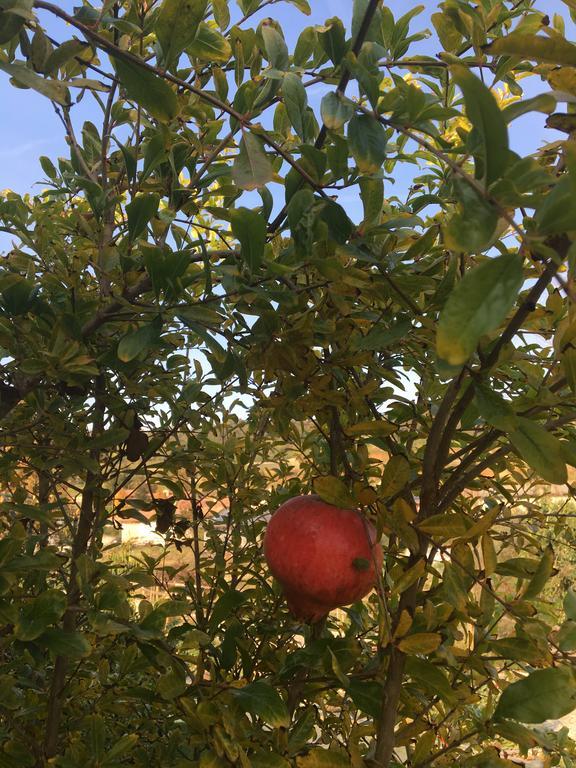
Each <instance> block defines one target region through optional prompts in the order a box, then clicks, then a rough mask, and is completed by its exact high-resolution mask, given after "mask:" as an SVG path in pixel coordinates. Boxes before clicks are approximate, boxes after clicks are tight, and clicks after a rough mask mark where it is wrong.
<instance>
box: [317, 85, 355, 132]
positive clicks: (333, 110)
mask: <svg viewBox="0 0 576 768" xmlns="http://www.w3.org/2000/svg"><path fill="white" fill-rule="evenodd" d="M353 114H354V104H353V103H352V102H351V101H348V99H344V98H343V97H342V96H340V95H339V94H338V93H335V92H334V91H330V93H327V94H326V95H325V96H323V97H322V101H321V102H320V115H321V117H322V122H323V123H324V125H325V126H326V128H328V129H329V130H331V131H339V130H340V128H342V126H343V125H345V124H346V123H347V122H348V121H349V120H350V118H351V117H352V115H353Z"/></svg>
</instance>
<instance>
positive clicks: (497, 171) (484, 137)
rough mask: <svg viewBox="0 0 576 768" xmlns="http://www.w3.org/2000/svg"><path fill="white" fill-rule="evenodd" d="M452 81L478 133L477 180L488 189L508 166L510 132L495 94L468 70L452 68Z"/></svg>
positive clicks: (465, 68)
mask: <svg viewBox="0 0 576 768" xmlns="http://www.w3.org/2000/svg"><path fill="white" fill-rule="evenodd" d="M450 71H451V73H452V77H453V79H454V81H455V83H456V84H457V85H458V87H459V88H460V90H461V91H462V94H463V96H464V103H465V105H466V114H467V116H468V119H469V120H470V122H471V123H472V125H473V126H474V128H475V129H476V131H477V133H478V138H479V140H480V141H479V145H480V147H481V149H480V152H479V153H478V154H475V156H474V163H475V167H476V178H477V179H482V181H483V182H484V183H485V185H486V186H487V187H488V186H490V184H492V182H494V181H496V180H497V179H499V178H500V177H501V176H502V174H503V173H504V171H505V170H506V166H507V165H508V160H509V147H508V129H507V127H506V122H505V120H504V117H503V116H502V112H501V110H500V107H499V106H498V103H497V101H496V99H495V98H494V96H493V94H492V93H491V91H490V90H489V89H488V88H487V87H486V86H485V85H484V83H483V82H482V81H481V80H479V79H478V78H477V77H476V76H475V75H473V74H472V72H471V71H470V70H469V69H468V68H467V67H462V66H459V65H454V66H452V67H450Z"/></svg>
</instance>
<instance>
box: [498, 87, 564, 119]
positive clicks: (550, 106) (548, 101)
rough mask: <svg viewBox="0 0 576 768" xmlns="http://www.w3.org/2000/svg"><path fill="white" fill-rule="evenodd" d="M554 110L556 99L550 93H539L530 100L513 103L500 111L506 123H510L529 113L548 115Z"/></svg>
mask: <svg viewBox="0 0 576 768" xmlns="http://www.w3.org/2000/svg"><path fill="white" fill-rule="evenodd" d="M555 109H556V99H555V97H554V96H553V94H551V93H539V94H538V96H533V97H532V98H531V99H525V100H524V101H514V102H512V104H509V105H508V106H507V107H505V109H503V110H502V117H503V118H504V120H505V121H506V123H511V122H512V121H513V120H516V119H517V118H518V117H521V116H522V115H526V114H527V113H529V112H543V113H544V114H545V115H550V114H552V112H554V110H555Z"/></svg>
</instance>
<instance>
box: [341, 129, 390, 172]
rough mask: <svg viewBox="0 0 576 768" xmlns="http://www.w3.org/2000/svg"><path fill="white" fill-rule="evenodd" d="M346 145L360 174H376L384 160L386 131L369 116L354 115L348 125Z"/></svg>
mask: <svg viewBox="0 0 576 768" xmlns="http://www.w3.org/2000/svg"><path fill="white" fill-rule="evenodd" d="M348 144H349V146H350V152H351V153H352V157H353V158H354V160H355V162H356V165H357V166H358V170H359V171H360V173H368V174H370V173H376V171H379V170H380V168H381V167H382V164H383V163H384V160H385V159H386V131H385V130H384V127H383V126H382V125H381V124H380V123H379V122H378V120H376V118H374V117H371V116H370V115H354V117H352V119H351V120H350V122H349V123H348Z"/></svg>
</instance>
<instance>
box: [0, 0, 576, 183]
mask: <svg viewBox="0 0 576 768" xmlns="http://www.w3.org/2000/svg"><path fill="white" fill-rule="evenodd" d="M78 4H79V0H66V1H65V2H61V3H60V6H61V7H62V8H63V9H64V10H66V11H68V12H71V11H72V8H73V6H75V5H78ZM310 5H311V7H312V15H311V16H309V17H306V16H304V15H303V14H301V13H300V12H298V11H297V10H296V9H295V8H294V7H293V6H291V5H289V4H287V3H279V4H277V5H273V6H269V7H268V8H267V9H265V10H264V11H262V12H260V13H259V14H257V15H256V16H255V17H253V19H252V22H251V23H253V24H254V25H255V24H256V23H257V21H258V20H259V19H260V18H262V17H265V16H267V15H273V16H274V18H276V19H278V21H280V23H281V24H282V26H283V29H284V31H285V34H286V37H287V40H288V45H289V47H290V49H292V48H293V45H294V44H295V42H296V39H297V37H298V34H299V32H300V31H301V29H302V28H303V27H304V26H307V25H310V24H322V23H323V22H324V21H325V20H326V19H327V18H329V17H331V16H340V17H341V18H342V19H343V20H344V22H345V23H346V24H347V26H348V28H349V23H350V17H351V8H352V2H351V0H310ZM413 5H414V4H413V3H406V1H405V0H389V2H388V6H389V8H390V9H391V10H392V12H393V13H394V15H395V17H396V18H398V17H399V16H400V15H402V14H403V13H405V12H406V10H407V9H408V8H410V7H413ZM422 5H423V6H424V12H423V13H422V14H421V15H420V16H418V17H417V18H416V19H415V20H414V21H413V22H412V27H411V29H412V31H416V30H420V29H423V28H425V27H426V26H429V23H428V20H429V17H430V14H431V13H432V12H434V10H435V9H436V7H437V2H436V1H435V0H434V1H432V0H424V2H422ZM538 5H539V7H540V9H542V10H546V12H547V13H549V14H550V15H552V14H553V13H556V12H560V13H561V14H562V15H563V16H564V17H565V18H566V20H567V22H568V24H567V35H568V37H569V38H570V37H571V38H573V39H574V38H576V28H575V27H574V25H572V24H571V22H569V16H568V10H567V7H566V5H565V4H564V3H563V2H562V1H561V0H540V2H539V3H538ZM232 6H233V7H234V3H232ZM41 19H42V23H44V24H46V25H47V26H48V29H49V31H50V33H51V34H52V35H53V36H54V37H55V38H56V39H57V40H59V41H62V40H66V39H69V38H70V37H71V36H72V30H71V29H70V28H67V27H66V26H65V25H64V24H62V23H61V22H59V21H54V20H53V19H52V18H51V17H50V14H47V13H45V12H42V14H41ZM438 50H440V47H439V45H438V44H437V42H436V41H435V40H434V38H431V39H429V40H426V41H422V42H420V43H417V44H416V46H415V48H414V51H413V52H420V53H428V54H435V53H436V52H437V51H438ZM531 81H532V82H531V87H530V92H531V94H532V93H537V92H540V91H543V90H546V88H545V85H544V84H543V83H540V82H539V81H537V79H536V78H531ZM312 90H313V89H311V92H310V93H309V98H310V103H311V104H312V106H314V107H315V108H317V107H318V105H319V101H320V98H321V95H322V87H319V88H318V89H317V91H316V93H313V92H312ZM0 105H1V115H2V117H1V120H0V189H3V188H11V189H14V190H15V191H17V192H20V193H24V192H28V191H34V190H37V191H39V190H40V189H41V187H40V186H34V185H35V182H38V181H39V180H41V178H42V176H43V174H42V170H41V168H40V165H39V163H38V157H39V156H40V155H48V156H50V157H52V158H55V157H58V156H61V155H68V150H67V147H66V145H65V143H64V141H63V131H62V126H61V124H60V122H59V120H58V118H57V116H56V114H55V113H54V110H53V108H52V105H51V104H50V102H49V101H48V100H47V99H45V98H44V97H42V96H40V95H38V94H36V93H34V92H32V91H23V90H19V89H16V88H14V87H12V86H11V85H10V83H9V82H8V78H7V77H6V76H4V75H3V74H2V73H0ZM88 118H92V119H95V122H97V123H98V112H97V111H96V110H95V109H94V107H93V106H92V104H91V100H90V98H88V97H86V98H85V99H84V100H83V102H82V103H81V104H80V105H78V106H77V107H75V108H74V121H75V123H77V124H78V125H79V126H80V125H81V123H82V122H83V120H85V119H88ZM543 124H544V120H543V119H542V116H541V115H537V116H527V117H525V118H522V119H521V120H519V121H517V122H516V123H515V124H514V128H513V130H512V134H511V142H512V147H513V148H514V149H515V150H516V151H517V152H519V153H520V154H527V153H529V152H532V151H534V150H535V149H537V148H538V146H540V145H541V144H542V143H543V142H545V141H551V140H553V139H554V138H559V137H560V134H555V132H553V131H550V130H547V129H545V128H544V127H543ZM398 191H400V190H398ZM392 193H393V192H392V191H389V194H392Z"/></svg>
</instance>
